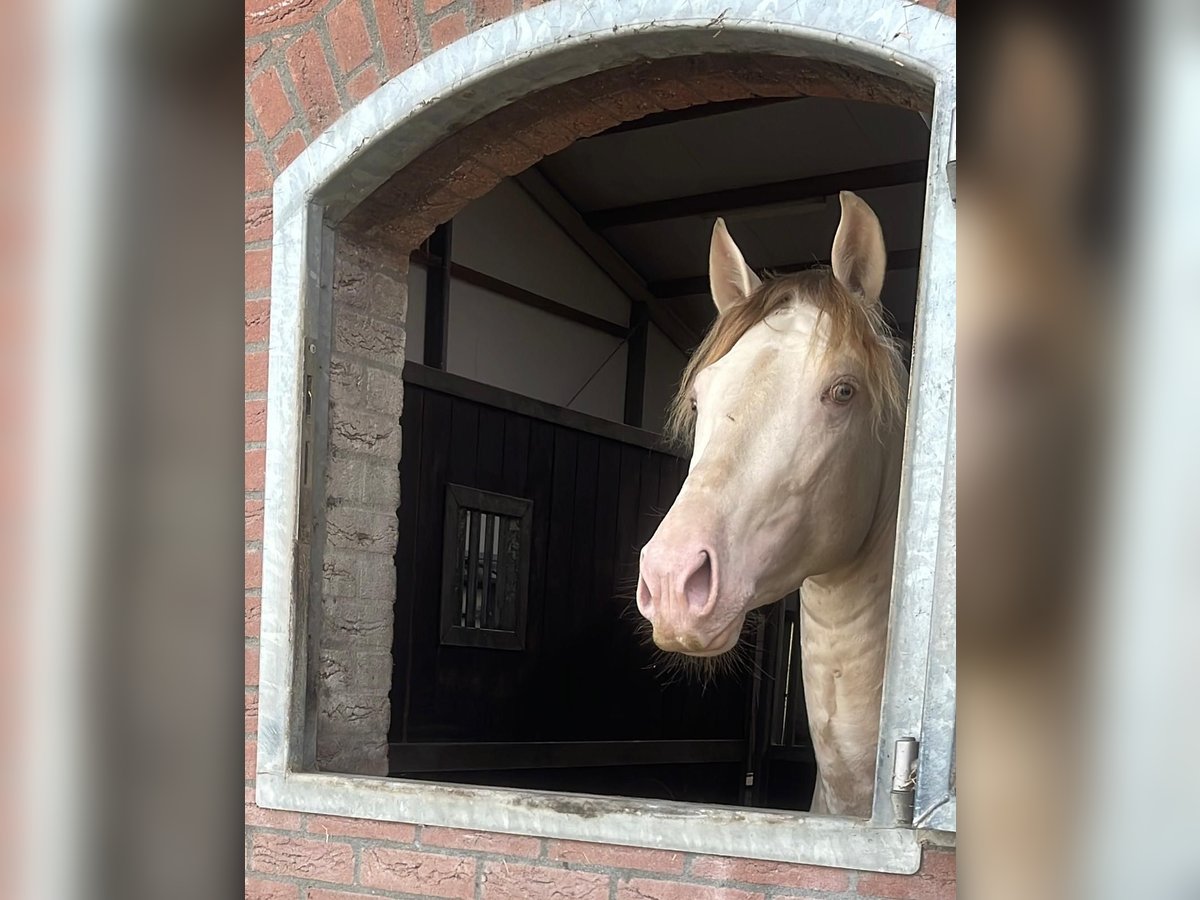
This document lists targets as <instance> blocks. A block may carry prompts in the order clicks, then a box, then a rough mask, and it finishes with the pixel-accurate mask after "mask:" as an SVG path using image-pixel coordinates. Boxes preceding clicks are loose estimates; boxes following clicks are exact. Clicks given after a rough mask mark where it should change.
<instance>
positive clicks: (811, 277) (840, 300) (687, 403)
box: [664, 269, 904, 447]
mask: <svg viewBox="0 0 1200 900" xmlns="http://www.w3.org/2000/svg"><path fill="white" fill-rule="evenodd" d="M790 301H798V302H805V301H807V302H811V303H814V304H815V305H816V307H817V309H818V310H819V312H820V315H821V316H822V317H823V318H825V319H826V320H828V322H829V333H828V343H827V345H826V353H827V354H831V353H833V352H836V351H841V350H849V351H850V352H851V353H853V354H855V355H856V356H857V357H858V358H859V360H860V361H861V363H862V365H863V369H864V372H865V373H866V375H865V380H866V389H867V394H868V395H869V396H870V398H871V405H872V409H873V410H874V412H875V424H876V428H877V429H878V428H879V427H883V426H887V425H889V424H891V423H893V422H894V421H896V420H897V419H898V418H899V417H900V416H902V414H903V409H904V387H903V382H902V377H901V374H900V373H901V370H902V362H901V358H900V350H899V344H898V343H897V341H896V339H895V338H894V337H893V336H892V333H891V330H890V329H889V328H888V326H887V324H886V322H885V321H884V319H883V312H882V306H881V305H880V304H879V303H864V302H863V301H862V300H861V299H859V298H857V297H855V296H853V295H852V294H851V293H850V292H849V291H847V290H846V289H845V288H843V287H842V286H841V285H840V284H839V283H838V281H837V279H835V278H834V277H833V274H832V272H830V271H829V270H827V269H814V270H809V271H806V272H800V273H797V274H795V275H784V276H780V277H778V278H772V279H770V280H769V281H766V282H764V283H763V284H762V285H761V286H759V288H758V289H757V290H755V291H754V292H753V293H752V294H751V295H750V296H749V297H748V298H747V299H746V300H745V301H744V302H742V303H739V304H737V305H736V306H734V307H732V308H730V309H728V310H726V311H725V312H724V313H721V314H720V315H718V316H717V318H716V321H714V322H713V324H712V326H711V327H710V328H709V330H708V333H707V334H705V336H704V339H703V340H702V341H701V342H700V345H699V346H698V347H697V348H696V351H695V352H694V353H693V354H692V357H691V359H689V360H688V364H687V366H686V367H685V368H684V370H683V376H682V377H681V378H680V382H679V390H678V391H677V392H676V394H675V397H674V399H673V400H672V401H671V404H670V406H668V408H667V416H666V423H665V427H664V433H665V435H666V437H667V438H668V440H671V441H672V442H674V443H677V444H680V445H682V446H685V447H686V446H690V444H691V441H692V437H693V434H694V431H695V424H696V422H695V419H696V416H695V413H694V411H693V410H692V403H691V395H692V386H693V385H694V384H695V381H696V376H697V375H698V374H700V372H701V371H703V370H704V369H705V368H707V367H708V366H710V365H712V364H713V363H715V362H716V361H717V360H719V359H721V357H723V356H725V355H726V354H727V353H729V351H730V350H732V349H733V347H734V345H735V344H737V342H738V341H739V340H741V339H742V336H743V335H745V333H746V332H747V331H749V330H750V329H751V328H753V327H754V326H755V325H757V324H758V323H759V322H762V321H764V320H765V319H766V318H767V317H768V316H770V315H771V314H772V313H774V312H776V311H778V310H780V309H782V308H783V307H785V306H786V305H787V304H788V303H789V302H790Z"/></svg>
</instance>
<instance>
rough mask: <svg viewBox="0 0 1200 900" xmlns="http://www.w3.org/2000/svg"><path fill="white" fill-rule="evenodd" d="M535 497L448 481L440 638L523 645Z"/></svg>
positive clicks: (461, 642) (490, 644)
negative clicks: (533, 499) (505, 493)
mask: <svg viewBox="0 0 1200 900" xmlns="http://www.w3.org/2000/svg"><path fill="white" fill-rule="evenodd" d="M532 520H533V501H532V500H526V499H523V498H520V497H508V496H506V495H504V494H492V493H488V492H487V491H480V490H476V489H475V488H470V487H465V486H463V485H460V484H448V485H446V536H445V544H444V549H443V553H442V559H443V560H444V568H443V572H442V643H443V644H450V645H453V646H457V647H492V648H495V649H498V650H523V649H525V621H526V609H527V600H528V588H529V543H530V531H531V528H532Z"/></svg>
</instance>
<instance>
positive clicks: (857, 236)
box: [833, 191, 887, 303]
mask: <svg viewBox="0 0 1200 900" xmlns="http://www.w3.org/2000/svg"><path fill="white" fill-rule="evenodd" d="M841 201H842V221H841V222H839V223H838V229H837V234H835V235H834V237H833V277H834V278H836V279H837V280H838V281H840V282H841V283H842V286H843V287H845V288H847V289H849V290H850V291H851V292H852V293H854V294H857V295H858V296H859V297H861V298H862V299H863V300H866V301H867V302H869V303H874V302H876V301H877V300H879V292H880V291H881V290H882V289H883V273H884V270H885V269H886V268H887V250H886V249H884V246H883V229H882V228H880V227H879V219H877V218H876V217H875V213H874V212H873V211H872V210H871V207H869V206H867V204H866V203H865V202H864V201H863V199H862V198H861V197H859V196H858V195H857V194H852V193H850V191H842V193H841Z"/></svg>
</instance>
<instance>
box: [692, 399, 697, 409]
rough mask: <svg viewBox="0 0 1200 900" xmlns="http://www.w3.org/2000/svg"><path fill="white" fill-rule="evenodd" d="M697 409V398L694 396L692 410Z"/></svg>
mask: <svg viewBox="0 0 1200 900" xmlns="http://www.w3.org/2000/svg"><path fill="white" fill-rule="evenodd" d="M695 411H696V398H695V397H693V398H692V412H695Z"/></svg>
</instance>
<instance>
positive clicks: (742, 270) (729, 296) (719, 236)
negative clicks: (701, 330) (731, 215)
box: [708, 219, 762, 313]
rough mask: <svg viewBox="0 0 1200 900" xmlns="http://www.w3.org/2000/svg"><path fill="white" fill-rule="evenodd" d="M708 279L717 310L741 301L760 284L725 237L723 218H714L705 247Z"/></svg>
mask: <svg viewBox="0 0 1200 900" xmlns="http://www.w3.org/2000/svg"><path fill="white" fill-rule="evenodd" d="M708 281H709V285H710V286H711V287H712V295H713V303H715V304H716V306H717V312H719V313H723V312H725V310H727V309H729V308H730V307H731V306H736V305H737V304H738V303H741V302H742V301H743V300H745V299H746V298H747V297H749V296H750V293H751V291H753V290H754V289H755V288H756V287H758V286H759V285H760V284H762V281H761V279H759V277H758V276H757V275H755V274H754V273H753V272H752V271H751V270H750V267H749V266H748V265H746V260H745V259H743V258H742V251H741V250H739V249H738V246H737V244H735V243H734V242H733V238H731V237H730V236H729V229H728V228H726V227H725V220H724V219H717V224H715V225H714V226H713V233H712V244H711V246H710V247H709V250H708Z"/></svg>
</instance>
